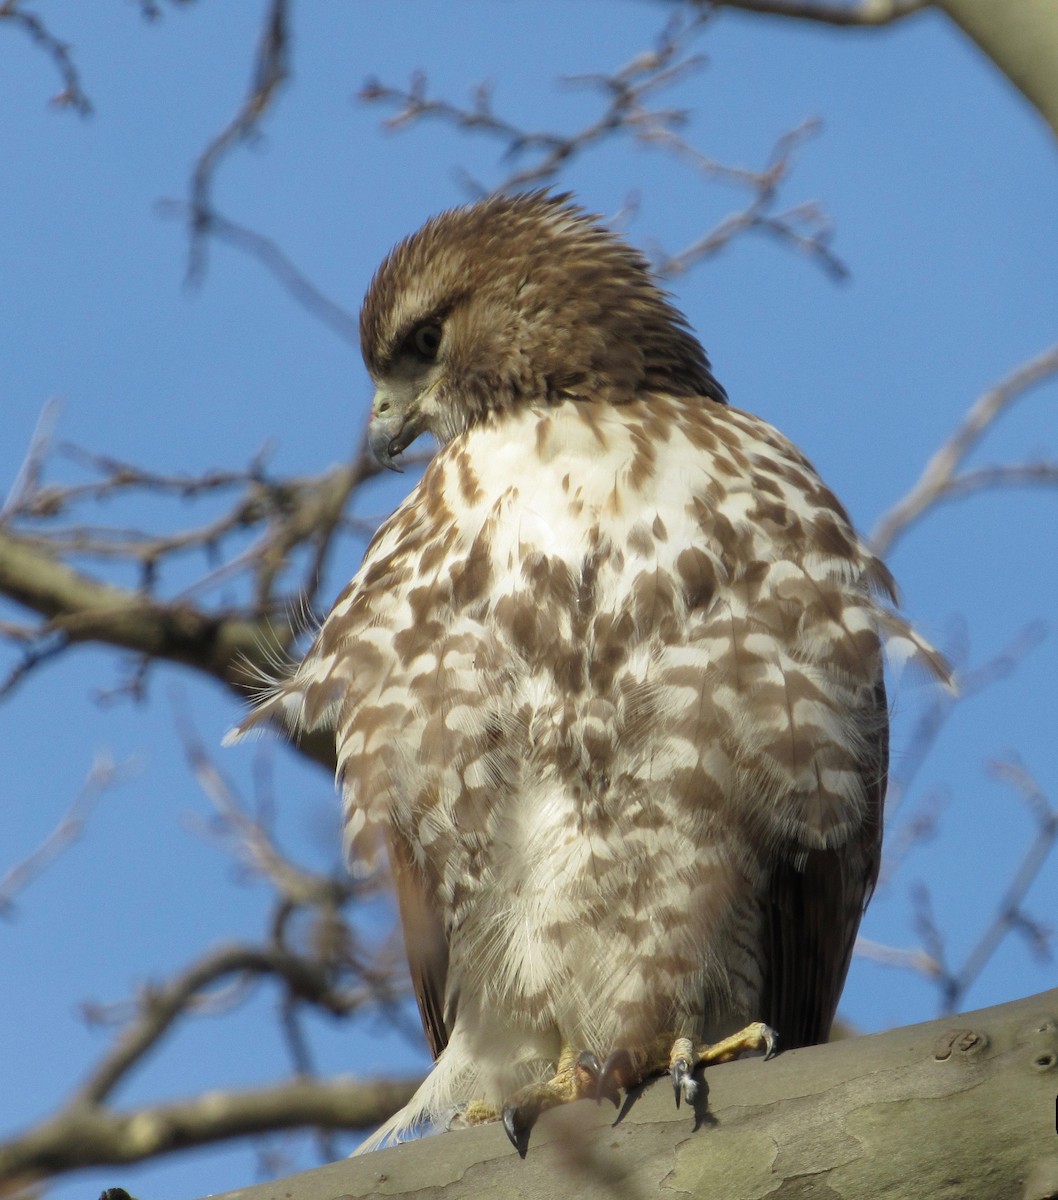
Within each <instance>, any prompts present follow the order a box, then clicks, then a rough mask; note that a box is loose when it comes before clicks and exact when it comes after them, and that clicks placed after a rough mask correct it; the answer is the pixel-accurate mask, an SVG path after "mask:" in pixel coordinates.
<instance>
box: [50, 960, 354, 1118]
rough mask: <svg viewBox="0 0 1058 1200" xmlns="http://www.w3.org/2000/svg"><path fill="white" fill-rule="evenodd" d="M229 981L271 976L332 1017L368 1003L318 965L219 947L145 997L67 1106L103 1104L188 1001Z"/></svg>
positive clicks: (352, 1010) (145, 994) (148, 992)
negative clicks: (339, 985) (337, 984)
mask: <svg viewBox="0 0 1058 1200" xmlns="http://www.w3.org/2000/svg"><path fill="white" fill-rule="evenodd" d="M231 975H240V976H270V977H272V978H275V979H278V980H280V981H281V982H282V983H283V984H284V985H285V986H286V987H287V988H288V989H289V990H290V992H291V993H292V994H294V995H296V996H298V997H300V998H301V999H303V1000H306V1001H309V1002H311V1003H312V1004H314V1005H316V1006H318V1007H320V1008H323V1009H324V1010H326V1011H327V1012H329V1013H331V1014H332V1015H334V1016H346V1015H348V1014H349V1013H351V1012H354V1011H358V1010H359V1009H361V1008H363V1007H364V1005H365V1003H367V1001H368V999H369V998H370V997H369V993H368V992H367V991H366V990H365V989H363V988H353V989H344V990H341V989H336V988H335V987H334V986H333V981H332V978H331V973H330V972H329V971H328V970H327V969H326V968H324V967H322V966H321V965H320V964H319V963H317V962H315V961H313V960H311V959H308V958H305V957H303V956H300V955H296V954H292V953H289V952H288V951H285V950H282V949H279V948H277V947H261V946H246V945H234V946H221V947H219V948H217V949H215V950H211V951H209V952H208V953H207V954H205V955H203V957H202V958H201V959H199V960H198V961H197V962H195V963H192V965H191V966H190V967H188V968H187V969H186V970H184V971H182V972H181V973H180V974H179V975H177V976H176V977H175V978H174V979H173V980H172V981H170V982H169V983H167V984H164V985H163V986H161V987H152V988H148V989H146V990H145V991H144V993H143V995H142V996H141V997H140V1001H139V1011H138V1014H137V1016H136V1018H135V1020H134V1021H133V1022H132V1023H131V1024H130V1025H129V1027H128V1028H127V1029H126V1030H125V1032H124V1033H123V1034H122V1035H121V1036H120V1037H119V1038H118V1040H117V1042H116V1043H115V1045H114V1046H113V1047H112V1048H111V1050H110V1051H109V1052H108V1053H107V1054H106V1055H105V1056H104V1058H103V1059H102V1061H101V1062H100V1063H99V1064H98V1065H97V1066H96V1068H95V1069H94V1070H93V1071H92V1073H91V1074H90V1075H89V1077H88V1079H86V1080H85V1082H84V1083H83V1084H82V1085H81V1086H80V1087H79V1088H78V1089H77V1090H76V1092H74V1094H73V1097H72V1098H71V1104H78V1103H82V1102H83V1103H91V1104H99V1103H102V1102H103V1101H104V1100H105V1099H106V1098H107V1097H108V1096H109V1095H110V1094H111V1092H113V1090H114V1089H115V1088H116V1087H117V1086H118V1084H119V1083H121V1081H122V1080H123V1079H124V1078H125V1077H126V1076H127V1075H128V1073H129V1072H130V1071H131V1070H132V1069H133V1067H135V1066H136V1065H137V1064H138V1063H139V1062H140V1061H141V1059H142V1058H143V1056H144V1055H145V1054H146V1053H147V1052H148V1051H149V1050H151V1049H152V1048H153V1047H154V1046H155V1045H156V1044H157V1043H158V1041H159V1040H160V1039H161V1038H162V1037H163V1036H164V1035H165V1034H166V1033H167V1032H168V1031H169V1029H170V1028H171V1026H172V1025H173V1023H174V1022H175V1021H176V1020H177V1019H178V1018H179V1017H180V1016H182V1015H183V1014H184V1013H186V1012H187V1011H188V1010H189V1008H190V1007H191V1006H192V1001H193V1000H194V999H195V998H197V997H198V996H199V995H200V994H201V993H203V992H204V991H205V990H206V989H207V988H209V987H211V986H212V985H213V984H214V983H216V982H218V981H219V980H222V979H225V978H226V977H228V976H231Z"/></svg>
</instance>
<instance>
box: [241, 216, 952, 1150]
mask: <svg viewBox="0 0 1058 1200" xmlns="http://www.w3.org/2000/svg"><path fill="white" fill-rule="evenodd" d="M361 335H362V342H363V354H364V360H365V362H366V364H367V367H368V370H369V371H370V373H371V375H372V378H373V379H374V381H375V384H376V386H377V389H378V390H377V394H376V398H375V406H374V409H373V419H372V427H371V443H372V446H373V447H374V448H375V450H376V453H378V455H379V457H380V458H381V460H382V461H383V462H386V463H387V464H389V465H392V464H393V460H394V458H395V457H396V455H397V454H399V452H400V451H401V450H402V449H404V448H405V447H406V446H407V445H409V444H410V442H411V441H412V440H413V439H414V438H415V437H416V436H418V435H419V434H420V433H422V432H425V431H429V432H431V433H432V434H433V435H434V436H435V437H436V438H437V440H438V441H439V443H440V444H441V449H440V451H439V453H438V454H437V456H436V457H435V458H434V460H433V462H432V463H431V464H430V466H429V467H428V468H427V470H426V473H425V475H424V476H423V479H422V481H421V482H420V483H419V485H418V486H417V487H416V488H414V489H413V491H412V492H411V494H410V495H409V497H408V498H407V500H405V502H404V503H403V504H402V505H401V506H400V508H399V509H398V510H397V511H396V512H395V513H394V514H393V516H392V517H390V519H389V520H388V521H386V522H385V524H384V525H383V526H382V528H381V529H380V530H379V532H378V534H377V535H376V537H375V539H374V540H373V541H372V543H371V546H370V547H369V549H368V552H367V555H366V557H365V560H364V563H363V565H362V567H361V569H360V570H359V572H358V573H357V575H356V576H355V577H354V579H353V580H352V582H351V583H350V584H349V586H348V587H347V588H346V589H345V591H344V592H343V593H342V595H341V596H340V597H339V599H338V600H337V602H336V604H335V606H334V609H333V610H332V612H331V614H330V616H329V617H328V618H327V620H326V622H325V623H324V625H323V628H322V629H321V630H320V633H319V636H318V637H317V639H316V642H315V644H314V645H313V647H312V649H311V650H310V651H309V654H308V656H307V657H306V659H305V661H304V662H303V663H302V664H301V666H300V667H299V668H298V669H297V671H296V672H295V673H294V674H293V675H292V677H291V678H290V679H289V680H286V681H284V682H282V683H280V684H279V685H278V686H277V687H276V688H275V689H274V690H273V691H272V693H271V694H270V695H269V696H268V697H267V698H266V699H265V701H264V702H263V703H262V704H261V705H260V706H259V708H258V709H257V711H256V712H255V713H254V714H253V715H252V716H251V717H250V718H249V720H248V722H247V723H246V725H251V724H254V723H258V722H263V721H266V720H271V719H273V718H277V717H283V718H285V719H286V721H287V723H288V724H289V725H290V726H292V727H294V728H307V729H312V728H317V727H321V726H328V727H333V728H334V730H335V736H336V744H337V749H338V759H339V780H340V782H341V786H342V791H343V795H344V797H345V804H346V822H347V836H348V846H349V852H350V855H351V858H352V861H353V864H354V867H355V868H356V869H370V868H371V865H372V864H373V862H374V861H375V857H376V855H377V854H378V853H379V851H380V850H382V849H385V850H388V854H389V858H390V862H391V865H392V869H393V874H394V878H395V881H396V885H397V890H398V897H399V900H400V908H401V915H402V920H403V924H404V930H405V940H406V944H407V950H408V958H409V963H410V966H411V971H412V977H413V980H414V983H415V987H416V992H417V995H418V997H419V1004H420V1010H421V1012H422V1017H423V1024H424V1027H425V1029H426V1033H427V1036H428V1038H429V1040H430V1044H431V1046H432V1048H433V1050H434V1053H435V1055H436V1056H439V1057H438V1061H437V1064H436V1066H435V1069H434V1071H433V1072H432V1073H431V1075H430V1077H429V1078H428V1079H427V1081H426V1083H425V1084H424V1085H423V1087H422V1089H421V1090H420V1092H419V1094H418V1095H417V1096H416V1098H415V1099H414V1100H413V1101H412V1103H411V1104H410V1105H409V1106H408V1107H407V1108H406V1109H405V1110H402V1112H401V1113H399V1114H397V1116H396V1117H395V1118H394V1120H393V1121H392V1122H390V1124H389V1125H388V1126H387V1127H385V1128H384V1129H383V1130H382V1131H380V1133H379V1135H378V1136H377V1139H376V1143H377V1142H378V1141H381V1140H383V1139H384V1138H386V1137H392V1136H395V1135H399V1134H400V1133H401V1132H403V1131H404V1130H407V1129H410V1128H414V1127H416V1126H419V1125H422V1124H424V1123H428V1122H433V1121H437V1120H442V1119H444V1118H445V1117H446V1115H447V1114H449V1113H450V1112H451V1111H452V1110H453V1109H454V1108H456V1107H457V1106H468V1105H469V1106H470V1108H469V1111H470V1113H471V1115H472V1119H478V1118H480V1117H481V1116H482V1115H489V1114H492V1115H495V1113H496V1112H497V1111H498V1110H499V1108H500V1106H501V1105H502V1104H503V1103H504V1101H505V1099H509V1098H510V1097H511V1094H512V1093H515V1098H514V1101H513V1102H511V1104H509V1106H508V1112H507V1120H508V1129H509V1131H510V1132H511V1134H512V1138H513V1139H514V1140H515V1142H516V1144H518V1145H519V1148H520V1149H521V1150H523V1151H524V1139H525V1138H527V1136H528V1125H530V1124H531V1121H532V1118H533V1116H535V1113H536V1112H538V1111H539V1110H540V1109H542V1108H545V1107H547V1106H549V1105H550V1104H551V1103H554V1102H557V1101H558V1100H560V1099H566V1098H571V1097H573V1096H575V1095H578V1094H583V1092H584V1090H585V1087H586V1086H591V1085H592V1081H598V1080H599V1079H600V1076H601V1077H602V1084H603V1087H604V1090H605V1089H606V1088H607V1087H611V1088H612V1085H613V1083H614V1081H615V1080H616V1082H619V1083H623V1084H627V1083H629V1082H632V1080H633V1079H634V1078H635V1077H638V1076H639V1075H642V1074H644V1073H648V1072H649V1071H651V1070H653V1069H657V1068H664V1067H667V1066H670V1065H671V1066H672V1067H673V1069H674V1072H675V1075H676V1081H677V1085H678V1093H677V1094H678V1095H679V1094H680V1091H682V1092H683V1093H684V1094H688V1095H689V1094H691V1093H692V1091H693V1085H692V1084H691V1083H690V1081H689V1079H688V1078H687V1069H693V1067H694V1063H695V1059H696V1057H697V1049H696V1047H697V1046H698V1044H699V1043H701V1042H711V1041H714V1040H716V1039H720V1038H724V1037H726V1036H728V1035H730V1034H733V1033H734V1032H735V1031H737V1030H739V1029H741V1028H742V1027H743V1026H745V1025H747V1024H748V1023H750V1022H755V1021H761V1020H763V1021H766V1022H767V1023H768V1024H769V1025H770V1026H772V1027H774V1029H775V1030H777V1031H778V1034H779V1037H780V1040H781V1042H782V1045H783V1046H785V1047H790V1046H798V1045H804V1044H808V1043H812V1042H816V1041H819V1040H821V1039H824V1038H825V1037H826V1036H827V1033H828V1030H829V1028H830V1023H831V1020H832V1018H833V1015H834V1010H835V1007H836V1005H837V1001H838V997H839V995H840V992H841V988H842V985H843V982H844V978H845V974H846V971H847V968H848V963H849V958H850V955H851V951H852V944H853V940H854V938H855V934H856V929H857V926H858V924H859V920H860V916H861V913H862V910H863V906H864V903H865V901H866V898H867V896H868V895H869V892H870V889H871V887H872V886H873V883H874V880H875V877H876V875H877V870H878V857H879V848H880V841H881V826H882V799H883V794H884V789H885V777H886V763H887V711H886V703H885V690H884V685H883V678H882V654H881V648H880V639H881V638H882V636H883V635H889V636H891V637H895V638H899V639H902V640H904V641H905V642H906V643H907V644H908V645H909V646H910V647H911V648H912V650H913V651H914V652H918V653H922V654H925V655H927V656H931V653H932V652H931V651H930V650H929V648H928V647H926V646H924V645H923V643H921V642H920V641H919V640H918V639H917V637H916V635H915V634H914V633H913V632H912V631H911V630H910V629H908V627H907V626H906V625H905V624H904V623H903V622H902V621H900V619H899V618H897V617H896V616H895V615H894V614H893V613H892V612H891V611H890V610H889V609H888V608H886V607H884V606H883V604H882V603H880V602H879V599H878V596H879V595H880V596H881V597H882V598H883V599H884V598H886V597H888V598H889V599H891V598H892V583H891V580H890V577H889V575H888V573H887V572H886V570H885V568H884V567H883V566H882V564H881V563H880V562H878V560H877V559H875V558H874V557H873V556H872V555H871V553H870V552H869V550H868V549H867V548H866V547H865V546H864V544H863V543H862V542H861V541H860V540H859V538H858V537H857V535H856V533H855V531H854V530H853V529H852V527H851V525H850V523H849V520H848V517H847V516H846V514H845V512H844V510H843V509H842V507H841V505H840V504H839V503H838V501H837V500H836V499H835V498H834V496H833V495H832V494H831V493H830V492H829V491H828V490H827V488H826V487H825V486H824V485H823V484H822V482H821V481H820V480H819V478H818V476H817V475H816V474H815V472H814V470H813V469H812V467H811V466H810V464H809V463H808V462H807V461H806V459H805V458H804V457H803V456H802V455H801V454H800V453H799V452H798V451H797V450H796V449H795V448H794V447H793V446H792V445H791V444H790V443H789V442H788V441H786V439H785V438H783V437H782V436H781V435H780V434H779V433H777V432H776V431H775V430H774V429H773V428H771V427H770V426H769V425H767V424H765V423H764V422H763V421H761V420H758V419H757V418H756V417H753V416H750V415H749V414H747V413H744V412H741V411H739V410H738V409H736V408H733V407H730V406H728V405H727V403H726V396H725V394H724V392H723V389H722V388H720V386H719V385H718V384H717V383H716V381H715V379H714V378H713V376H712V373H711V371H710V368H709V363H708V360H707V358H706V356H705V353H704V351H703V350H702V348H701V346H700V345H699V344H698V342H697V340H696V339H695V338H694V336H693V335H692V334H691V332H690V331H689V329H688V327H687V325H686V322H685V321H684V319H683V317H682V316H681V315H680V314H679V313H678V312H677V311H676V310H675V309H674V308H673V306H672V305H671V303H670V302H669V300H668V298H667V297H666V296H665V294H664V293H662V292H661V291H660V290H659V289H658V287H657V286H656V284H655V283H654V281H653V280H652V279H651V277H650V275H649V273H648V271H647V268H646V265H645V263H644V261H643V259H642V258H641V257H640V256H639V255H638V254H637V253H636V252H635V251H633V250H631V249H629V248H628V247H627V246H626V245H625V244H624V243H623V242H621V241H620V240H619V239H618V238H616V237H615V236H614V235H613V234H611V233H609V232H607V231H606V230H604V229H603V228H601V227H600V226H599V225H597V224H596V223H595V221H594V220H593V219H592V218H589V217H586V216H585V215H583V214H582V213H581V212H580V210H578V209H577V208H575V207H573V206H571V205H570V204H569V203H568V202H567V200H566V199H565V198H563V197H549V196H547V195H544V194H540V193H537V194H532V195H528V196H521V197H514V198H512V197H493V198H491V199H489V200H485V201H482V202H481V203H479V204H476V205H473V206H470V207H468V208H463V209H456V210H453V211H452V212H448V213H444V214H442V215H441V216H439V217H436V218H435V219H434V220H432V221H430V222H428V223H427V225H426V226H424V228H423V229H422V230H420V231H419V232H418V233H416V234H415V235H414V236H412V237H411V238H409V239H408V240H407V241H405V242H403V243H402V244H401V245H400V246H398V247H397V248H396V249H395V250H394V251H393V253H392V254H391V255H390V256H389V258H387V260H386V261H385V262H384V263H383V264H382V266H381V267H380V268H379V270H378V273H377V274H376V276H375V278H374V280H373V281H372V284H371V287H370V289H369V291H368V295H367V298H366V300H365V302H364V307H363V311H362V314H361ZM615 1051H618V1052H620V1051H627V1052H629V1057H628V1058H623V1057H622V1056H621V1055H618V1057H617V1058H615V1059H610V1057H609V1056H611V1055H612V1054H613V1053H614V1052H615ZM681 1056H682V1057H681ZM688 1056H689V1057H688ZM720 1057H722V1055H721V1056H720ZM707 1058H708V1055H706V1057H705V1058H703V1061H706V1060H707ZM684 1060H686V1063H685V1066H682V1067H681V1066H680V1063H681V1062H683V1061H684ZM607 1061H610V1063H611V1066H610V1068H609V1069H608V1068H607V1067H606V1066H605V1065H604V1066H603V1067H601V1068H600V1066H599V1064H600V1063H603V1064H605V1063H606V1062H607ZM556 1068H557V1072H556ZM552 1076H554V1079H552ZM549 1080H551V1082H548V1081H549ZM585 1080H587V1081H588V1084H587V1085H586V1084H585ZM518 1089H521V1090H520V1091H519V1090H518ZM512 1114H513V1116H512ZM523 1135H524V1136H523Z"/></svg>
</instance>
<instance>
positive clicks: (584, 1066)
mask: <svg viewBox="0 0 1058 1200" xmlns="http://www.w3.org/2000/svg"><path fill="white" fill-rule="evenodd" d="M602 1074H603V1072H602V1069H601V1068H600V1066H599V1060H598V1059H597V1058H596V1057H595V1055H594V1054H592V1053H591V1052H590V1051H588V1050H584V1051H580V1052H578V1051H577V1050H574V1049H573V1048H572V1047H570V1046H566V1047H565V1048H564V1049H563V1051H562V1053H561V1054H560V1055H559V1059H558V1066H557V1067H556V1068H555V1074H554V1075H553V1076H552V1077H551V1078H550V1079H549V1080H547V1082H546V1083H530V1084H528V1085H527V1086H526V1087H523V1088H519V1089H518V1091H516V1092H515V1093H514V1094H513V1095H512V1096H509V1097H508V1098H507V1100H506V1102H505V1103H504V1105H503V1114H502V1115H503V1128H504V1129H505V1130H506V1131H507V1136H508V1137H509V1138H510V1139H511V1142H512V1143H513V1145H514V1148H515V1150H517V1151H518V1153H519V1154H520V1155H521V1157H522V1158H525V1152H526V1150H527V1149H528V1148H529V1134H530V1133H531V1132H532V1129H533V1126H534V1125H535V1124H536V1122H537V1119H538V1118H539V1116H540V1114H541V1113H543V1112H547V1110H548V1109H549V1108H555V1107H556V1106H557V1105H559V1104H568V1103H569V1102H570V1101H571V1100H583V1099H587V1098H591V1099H594V1098H596V1097H599V1096H602V1095H606V1096H608V1097H609V1098H610V1099H611V1100H613V1102H614V1103H615V1104H616V1103H617V1086H616V1085H615V1083H614V1081H613V1080H611V1081H610V1082H609V1084H606V1083H605V1082H604V1081H603V1078H602Z"/></svg>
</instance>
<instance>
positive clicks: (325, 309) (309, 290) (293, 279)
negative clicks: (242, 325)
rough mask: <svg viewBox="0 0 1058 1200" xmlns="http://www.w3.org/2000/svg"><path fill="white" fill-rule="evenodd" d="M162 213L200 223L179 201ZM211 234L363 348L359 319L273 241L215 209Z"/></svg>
mask: <svg viewBox="0 0 1058 1200" xmlns="http://www.w3.org/2000/svg"><path fill="white" fill-rule="evenodd" d="M158 211H159V212H160V213H161V214H162V216H167V217H169V216H172V217H182V218H187V217H190V218H191V224H192V225H193V224H194V220H195V219H196V218H195V210H194V208H193V206H192V205H189V204H184V203H182V202H181V201H178V200H162V201H160V202H159V204H158ZM203 232H206V231H205V230H204V231H203ZM208 232H209V233H210V234H211V235H212V236H213V237H215V238H219V239H220V240H221V241H222V242H227V243H228V244H229V245H232V246H237V247H238V248H239V249H240V250H243V251H245V253H247V254H249V255H250V256H251V257H253V258H256V259H257V261H258V262H259V263H261V265H262V266H264V267H265V269H266V270H268V271H269V272H271V274H272V275H273V276H274V277H275V278H276V279H277V280H278V281H279V283H280V285H281V286H282V287H284V288H285V289H286V290H287V291H288V292H289V293H290V294H291V295H292V296H293V297H294V299H295V300H296V301H297V302H298V303H299V304H300V305H301V306H302V308H304V309H305V310H306V311H308V312H310V313H311V314H312V315H313V316H314V317H316V318H318V319H319V320H320V321H322V322H323V323H324V324H325V325H329V326H330V328H331V329H333V330H334V331H335V333H337V334H338V336H339V337H340V338H342V340H343V341H346V342H348V343H349V344H350V345H353V346H358V345H359V344H360V333H359V325H358V323H357V319H356V317H355V316H353V314H352V313H351V312H349V311H348V309H345V308H343V307H342V306H341V305H340V304H338V303H337V302H336V301H334V300H332V299H331V298H330V297H329V296H327V295H325V294H324V293H323V292H322V291H321V290H320V289H319V288H318V287H317V286H316V285H315V284H314V283H313V282H312V280H311V279H309V277H308V276H307V275H305V274H304V273H303V272H302V271H301V270H299V269H298V267H296V266H295V265H294V264H293V263H292V262H291V261H290V259H289V258H288V257H287V256H286V255H285V254H284V253H283V251H282V250H280V248H279V246H278V245H277V244H276V243H275V242H274V241H272V239H271V238H267V237H265V236H264V235H263V234H260V233H257V232H255V231H254V230H252V229H247V228H246V227H245V226H243V225H238V224H236V223H235V222H234V221H229V220H228V218H227V217H224V216H222V215H221V214H220V213H219V212H217V211H216V209H212V210H211V211H210V213H209V221H208Z"/></svg>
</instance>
